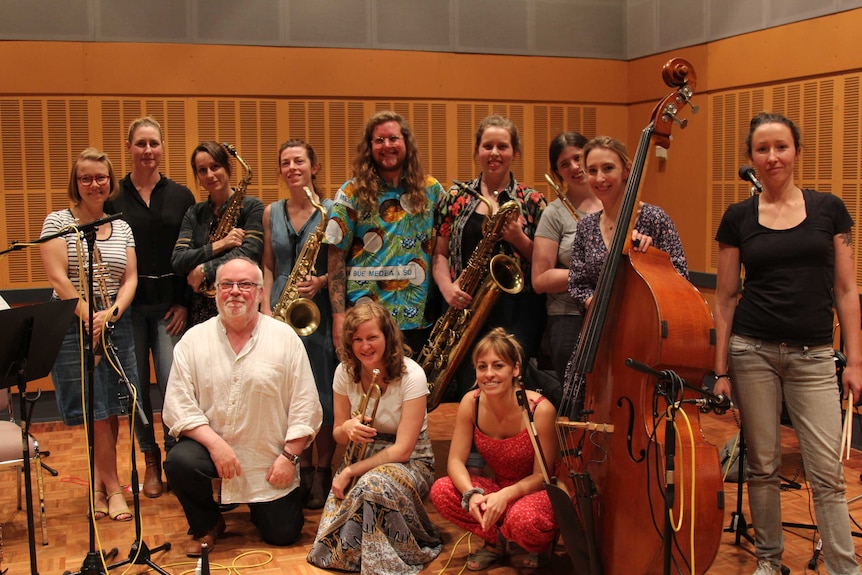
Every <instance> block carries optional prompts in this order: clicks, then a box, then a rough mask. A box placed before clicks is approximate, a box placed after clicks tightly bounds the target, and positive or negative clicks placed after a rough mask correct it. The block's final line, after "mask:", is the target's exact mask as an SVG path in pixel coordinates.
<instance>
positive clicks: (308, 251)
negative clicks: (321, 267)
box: [272, 187, 326, 335]
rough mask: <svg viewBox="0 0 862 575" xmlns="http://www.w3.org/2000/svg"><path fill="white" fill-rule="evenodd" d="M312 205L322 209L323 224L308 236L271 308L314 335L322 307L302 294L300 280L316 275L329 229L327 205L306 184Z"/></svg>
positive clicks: (301, 330) (299, 332) (302, 332)
mask: <svg viewBox="0 0 862 575" xmlns="http://www.w3.org/2000/svg"><path fill="white" fill-rule="evenodd" d="M303 190H305V194H306V195H307V196H308V201H310V202H311V205H312V206H314V208H315V209H316V210H317V211H319V212H320V223H319V224H317V228H316V229H315V230H314V232H313V233H312V234H311V235H309V236H308V239H307V240H306V242H305V245H304V246H302V251H301V252H300V253H299V256H298V257H297V260H296V262H295V263H294V264H293V271H291V272H290V276H288V278H287V283H286V284H285V286H284V289H283V290H282V292H281V296H280V297H279V298H278V302H276V304H275V306H274V307H273V308H272V317H274V318H275V319H277V320H279V321H283V322H285V323H286V324H287V325H289V326H290V327H292V328H293V330H294V331H295V332H296V333H297V335H311V334H312V333H314V332H315V331H317V326H319V325H320V310H319V309H318V308H317V304H315V303H314V302H313V301H312V300H310V299H309V298H306V297H300V296H299V288H298V287H297V286H298V284H299V282H301V281H303V280H304V279H305V278H306V276H308V275H309V274H314V273H315V270H314V262H315V261H317V254H318V252H319V251H320V244H321V243H323V236H324V231H325V230H326V208H324V207H323V206H322V205H320V204H319V203H318V202H315V201H314V194H312V193H311V190H309V189H308V188H307V187H305V188H303Z"/></svg>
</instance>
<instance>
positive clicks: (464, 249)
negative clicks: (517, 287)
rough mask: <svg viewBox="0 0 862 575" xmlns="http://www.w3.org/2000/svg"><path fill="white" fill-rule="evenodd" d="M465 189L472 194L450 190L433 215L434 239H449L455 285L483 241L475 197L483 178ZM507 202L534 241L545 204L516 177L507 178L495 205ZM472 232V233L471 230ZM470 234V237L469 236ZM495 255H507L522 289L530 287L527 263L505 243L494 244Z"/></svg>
mask: <svg viewBox="0 0 862 575" xmlns="http://www.w3.org/2000/svg"><path fill="white" fill-rule="evenodd" d="M466 185H467V187H469V188H470V189H471V190H473V191H474V192H475V194H476V195H474V194H469V193H466V192H464V191H463V190H461V188H459V187H458V186H452V187H451V188H449V191H448V192H447V193H446V194H444V195H443V196H442V197H441V198H440V201H439V202H438V203H437V208H436V213H435V214H434V227H435V229H436V230H437V235H438V236H440V237H444V238H448V241H449V261H450V273H451V276H452V279H453V281H454V279H455V278H457V277H458V276H459V275H460V273H461V271H463V269H464V266H465V265H466V263H467V260H469V259H470V255H471V254H472V253H473V250H475V249H476V246H477V245H479V241H480V240H481V238H482V235H483V234H482V229H481V226H482V223H483V222H484V220H485V216H483V215H480V214H477V213H476V208H477V207H478V206H479V201H480V200H479V198H478V197H477V195H481V193H482V191H481V190H482V176H481V175H480V176H479V177H478V178H476V179H474V180H471V181H469V182H467V183H466ZM509 200H515V201H516V202H517V203H518V207H519V208H520V211H521V216H520V222H521V229H522V230H524V234H525V235H526V236H527V237H528V238H530V239H531V240H532V239H533V236H534V235H535V233H536V227H537V226H538V225H539V218H540V217H541V215H542V210H544V209H545V205H546V204H547V201H546V200H545V196H544V195H542V193H541V192H537V191H536V190H534V189H532V188H528V187H526V186H524V185H523V184H519V183H518V182H517V180H515V176H513V175H510V176H509V185H508V186H506V188H505V189H504V190H502V191H501V192H500V193H499V194H498V195H497V203H498V204H499V205H503V204H504V203H505V202H507V201H509ZM471 228H472V230H471ZM471 231H472V233H471ZM496 253H502V254H506V255H508V256H512V257H513V258H515V261H517V262H518V265H520V266H521V271H522V272H523V274H524V280H525V288H527V287H529V286H530V281H529V280H530V262H529V261H527V260H526V259H525V258H524V257H522V256H521V254H519V253H518V251H517V250H516V249H515V248H514V247H512V246H511V245H510V244H509V243H508V242H505V241H500V242H498V243H497V250H496Z"/></svg>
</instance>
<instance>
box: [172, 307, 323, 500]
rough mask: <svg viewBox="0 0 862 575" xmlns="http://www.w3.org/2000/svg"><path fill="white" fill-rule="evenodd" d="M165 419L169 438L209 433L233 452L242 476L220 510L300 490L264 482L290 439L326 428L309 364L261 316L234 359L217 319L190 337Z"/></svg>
mask: <svg viewBox="0 0 862 575" xmlns="http://www.w3.org/2000/svg"><path fill="white" fill-rule="evenodd" d="M162 418H163V420H164V422H165V424H166V425H168V426H169V428H170V433H171V435H173V436H174V437H179V436H180V434H182V432H183V431H185V430H189V429H194V428H196V427H200V426H201V425H209V426H210V427H211V428H212V429H213V431H215V432H216V433H217V434H218V435H220V436H221V437H222V438H223V439H224V440H225V441H226V442H227V443H228V444H229V445H230V446H231V447H232V448H233V450H234V452H235V453H236V456H237V458H238V459H239V462H240V466H241V469H242V475H239V476H237V477H234V478H233V479H224V480H223V481H222V487H221V490H222V491H221V497H222V502H223V503H259V502H267V501H274V500H276V499H279V498H281V497H284V496H285V495H287V494H288V493H290V492H291V491H292V490H293V489H295V488H296V487H298V486H299V473H297V474H296V475H295V476H294V478H293V483H291V484H290V485H289V486H287V487H286V488H283V489H276V488H275V487H273V486H272V485H270V484H269V482H267V480H266V474H267V471H268V470H269V468H270V466H271V465H272V463H273V462H274V461H275V459H276V458H277V457H278V456H279V455H280V454H281V451H282V450H283V449H284V444H285V442H287V441H290V440H292V439H297V438H300V437H304V436H310V439H309V441H308V443H307V444H306V447H307V446H308V445H310V444H311V442H312V441H313V439H314V436H315V435H316V434H317V431H318V430H319V429H320V425H321V422H322V421H323V410H322V408H321V406H320V399H319V397H318V395H317V387H316V386H315V384H314V376H313V375H312V372H311V364H310V363H309V361H308V356H307V355H306V353H305V347H304V346H303V345H302V341H301V340H300V339H299V336H297V335H296V333H295V332H294V331H293V329H292V328H291V327H290V326H288V325H287V324H285V323H282V322H280V321H278V320H275V319H273V318H271V317H267V316H265V315H262V314H261V315H259V317H258V322H257V325H256V326H255V328H254V330H253V331H252V334H251V338H250V339H249V341H248V342H246V344H245V347H243V349H242V351H240V352H239V354H236V353H234V351H233V348H232V347H231V345H230V341H229V340H228V337H227V332H226V330H225V328H224V325H222V323H221V321H220V319H219V317H218V316H216V317H214V318H211V319H209V320H207V321H205V322H204V323H201V324H199V325H196V326H194V327H192V328H191V329H189V331H188V332H186V334H185V335H184V336H183V338H182V339H181V340H180V341H179V343H177V345H176V347H175V349H174V362H173V366H172V367H171V375H170V377H169V379H168V386H167V391H166V393H165V404H164V409H163V411H162Z"/></svg>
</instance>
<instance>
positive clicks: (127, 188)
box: [105, 175, 195, 306]
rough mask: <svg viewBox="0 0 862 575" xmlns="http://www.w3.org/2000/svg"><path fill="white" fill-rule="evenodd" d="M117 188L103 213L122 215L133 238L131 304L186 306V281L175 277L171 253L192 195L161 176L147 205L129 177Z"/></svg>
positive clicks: (191, 202) (184, 188)
mask: <svg viewBox="0 0 862 575" xmlns="http://www.w3.org/2000/svg"><path fill="white" fill-rule="evenodd" d="M119 186H120V192H119V194H118V195H117V197H116V198H114V199H113V200H112V201H108V202H106V203H105V211H106V212H107V213H109V214H115V213H118V212H121V213H122V214H123V219H124V220H126V221H127V222H128V223H129V226H131V228H132V233H133V234H134V235H135V254H136V255H137V260H138V289H137V291H136V292H135V299H134V302H133V303H134V304H137V305H173V304H182V305H186V306H188V303H187V302H186V293H185V292H186V289H185V287H186V278H185V277H183V276H178V275H176V274H174V272H173V268H171V254H172V253H173V251H174V243H175V242H176V241H177V236H178V235H179V233H180V225H181V224H182V222H183V216H184V215H185V214H186V210H188V209H189V208H190V207H191V206H193V205H194V204H195V197H194V195H192V193H191V191H189V189H188V188H187V187H185V186H183V185H180V184H178V183H176V182H174V181H173V180H170V179H168V178H166V177H165V176H161V179H160V180H159V181H158V182H157V183H156V185H155V186H154V187H153V193H152V195H151V196H150V205H149V206H148V205H147V204H145V203H144V201H143V199H141V195H140V194H139V193H138V192H137V190H136V189H135V185H134V184H133V183H132V179H131V177H130V176H129V175H126V177H125V178H123V179H122V180H120V183H119Z"/></svg>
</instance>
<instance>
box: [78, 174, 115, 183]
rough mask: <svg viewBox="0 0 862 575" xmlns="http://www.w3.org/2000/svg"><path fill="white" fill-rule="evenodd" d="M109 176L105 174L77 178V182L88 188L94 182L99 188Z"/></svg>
mask: <svg viewBox="0 0 862 575" xmlns="http://www.w3.org/2000/svg"><path fill="white" fill-rule="evenodd" d="M110 178H111V176H106V175H105V174H99V175H98V176H78V181H79V182H81V183H82V184H83V185H85V186H89V185H90V184H92V183H93V182H96V183H97V184H99V185H100V186H101V185H102V184H104V183H105V182H107V181H108V180H109V179H110Z"/></svg>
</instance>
